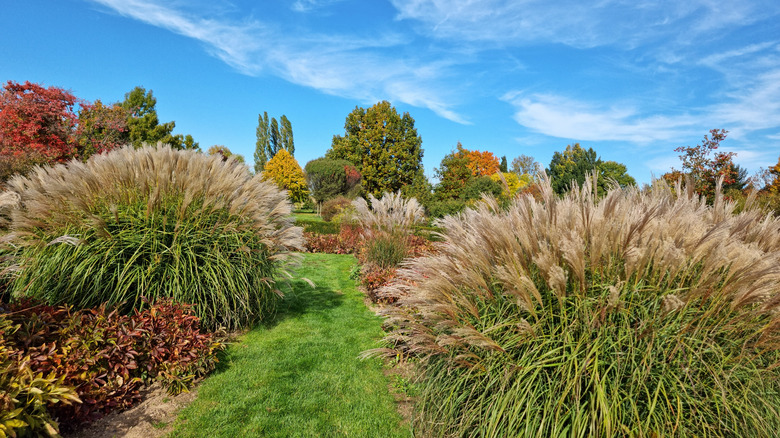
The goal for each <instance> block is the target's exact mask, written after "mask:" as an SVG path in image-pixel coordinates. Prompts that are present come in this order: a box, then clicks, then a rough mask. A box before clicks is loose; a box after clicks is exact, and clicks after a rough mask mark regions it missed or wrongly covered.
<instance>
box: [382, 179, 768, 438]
mask: <svg viewBox="0 0 780 438" xmlns="http://www.w3.org/2000/svg"><path fill="white" fill-rule="evenodd" d="M595 190H596V182H595V180H588V181H587V182H586V186H585V187H582V188H575V190H572V191H571V192H570V193H568V194H567V195H565V196H563V197H558V196H556V195H555V194H554V193H553V191H552V189H551V187H550V183H549V181H545V182H543V183H542V184H541V196H540V200H538V201H537V200H535V199H534V198H533V197H530V196H522V197H519V198H517V199H515V200H514V201H513V202H512V203H511V204H510V205H509V206H508V207H507V208H504V209H502V208H499V206H498V204H497V202H496V201H495V200H493V199H489V198H486V199H485V200H484V202H482V203H481V204H479V205H478V206H476V207H474V208H472V209H469V210H467V211H465V212H464V213H463V214H461V215H459V216H448V217H445V218H444V219H442V220H440V221H439V222H438V226H439V227H441V228H442V229H443V231H442V237H443V242H441V243H439V244H437V246H438V253H436V254H432V255H429V256H427V257H421V258H417V259H412V260H410V261H407V262H406V265H405V267H404V268H403V269H401V270H399V280H398V281H396V282H394V283H393V284H392V285H391V286H389V287H388V289H389V291H388V292H389V293H394V294H395V295H398V296H405V298H403V299H402V300H401V301H400V305H399V306H398V307H396V308H394V309H391V310H388V311H387V313H386V314H387V316H388V317H389V321H388V323H389V325H390V326H391V327H393V329H392V331H391V332H390V333H389V335H388V336H387V341H389V342H390V343H391V344H392V345H394V346H395V348H394V349H391V350H375V351H373V352H371V353H373V354H380V353H383V352H384V353H389V354H397V353H398V352H399V350H402V351H403V352H404V354H410V355H413V356H416V357H418V358H419V367H418V375H419V379H418V380H419V388H420V392H419V399H418V402H417V406H416V414H415V417H414V422H413V426H414V429H415V434H416V436H425V437H694V436H696V437H768V436H777V431H778V430H780V381H778V377H779V376H780V368H778V365H780V354H778V347H780V343H778V341H780V337H779V336H778V328H780V219H779V218H776V217H773V216H771V215H767V214H764V213H763V212H762V211H761V210H759V209H757V208H754V207H752V206H751V205H750V202H748V206H747V207H746V208H745V209H744V211H741V212H740V213H739V214H735V213H733V211H734V208H735V205H734V203H732V202H729V201H727V200H726V199H724V198H723V196H722V195H721V194H720V193H719V194H718V195H717V196H716V198H715V202H714V205H712V206H708V205H707V204H706V202H705V200H704V199H703V198H700V197H698V196H696V195H695V194H694V193H693V190H692V188H691V187H685V186H683V185H681V184H678V185H677V186H675V187H669V186H668V185H666V184H664V183H663V182H660V181H659V182H656V183H655V184H654V185H653V186H652V187H651V188H650V189H648V190H643V191H640V190H638V189H636V188H626V189H620V188H618V187H615V188H613V189H612V190H611V191H609V193H608V194H607V195H606V196H605V197H603V198H601V199H599V198H598V197H597V196H596V195H595V194H594V193H595Z"/></svg>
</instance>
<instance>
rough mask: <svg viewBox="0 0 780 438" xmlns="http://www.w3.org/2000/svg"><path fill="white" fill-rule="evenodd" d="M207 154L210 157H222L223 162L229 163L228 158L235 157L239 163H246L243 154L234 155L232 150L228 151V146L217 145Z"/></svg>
mask: <svg viewBox="0 0 780 438" xmlns="http://www.w3.org/2000/svg"><path fill="white" fill-rule="evenodd" d="M206 154H208V155H217V154H219V155H221V156H222V161H227V159H228V158H230V157H233V159H234V160H236V161H238V162H239V163H243V162H244V156H243V155H241V154H234V153H233V152H232V151H231V150H230V149H228V147H227V146H224V145H221V144H215V145H214V146H211V147H210V148H209V149H208V150H207V151H206Z"/></svg>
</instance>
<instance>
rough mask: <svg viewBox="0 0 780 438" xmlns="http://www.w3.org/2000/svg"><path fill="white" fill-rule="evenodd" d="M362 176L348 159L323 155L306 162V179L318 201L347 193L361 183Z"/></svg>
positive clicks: (321, 201)
mask: <svg viewBox="0 0 780 438" xmlns="http://www.w3.org/2000/svg"><path fill="white" fill-rule="evenodd" d="M360 178H361V175H360V172H359V171H358V170H357V169H356V168H355V167H354V166H353V165H352V163H350V162H349V161H347V160H334V159H331V158H325V157H323V158H317V159H316V160H311V161H309V162H308V163H306V180H307V182H308V183H309V190H311V195H312V197H313V198H314V199H315V200H316V201H317V202H318V203H323V202H325V201H327V200H328V199H331V198H335V197H336V196H338V195H344V196H345V195H347V193H348V192H349V191H350V190H352V189H353V188H354V187H355V186H357V185H358V184H359V183H360Z"/></svg>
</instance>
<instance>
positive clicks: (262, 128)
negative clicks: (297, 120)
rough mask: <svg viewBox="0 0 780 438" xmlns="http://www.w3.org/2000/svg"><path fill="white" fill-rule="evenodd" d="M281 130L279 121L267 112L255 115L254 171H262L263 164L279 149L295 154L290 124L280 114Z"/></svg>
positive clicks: (285, 117)
mask: <svg viewBox="0 0 780 438" xmlns="http://www.w3.org/2000/svg"><path fill="white" fill-rule="evenodd" d="M280 120H281V125H282V126H281V130H280V128H279V122H278V121H277V120H276V119H275V118H273V117H271V118H270V119H269V118H268V112H266V111H263V114H262V115H260V114H258V116H257V130H256V135H257V142H256V143H255V154H254V157H255V173H259V172H262V171H263V169H264V168H265V164H266V163H267V162H268V160H270V159H271V158H273V157H274V156H275V155H276V153H277V152H279V151H280V150H281V149H285V150H286V151H287V152H289V153H290V155H292V156H295V143H294V142H293V132H292V124H291V123H290V121H289V120H288V119H287V116H285V115H282V117H281V118H280Z"/></svg>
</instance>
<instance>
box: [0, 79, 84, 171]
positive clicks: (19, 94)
mask: <svg viewBox="0 0 780 438" xmlns="http://www.w3.org/2000/svg"><path fill="white" fill-rule="evenodd" d="M79 103H80V100H79V99H78V98H76V96H74V95H73V94H71V93H70V92H68V91H65V90H63V89H62V88H58V87H48V88H46V87H43V86H41V85H38V84H33V83H30V82H25V83H24V84H19V83H16V82H13V81H8V83H6V85H5V86H4V87H3V90H2V92H0V157H5V159H14V160H21V161H31V162H38V161H42V162H57V161H65V160H67V159H70V158H72V157H73V155H74V154H75V146H74V142H73V138H72V134H73V130H74V128H75V127H76V123H77V120H78V116H77V115H76V113H75V112H74V107H75V106H76V105H77V104H79Z"/></svg>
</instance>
